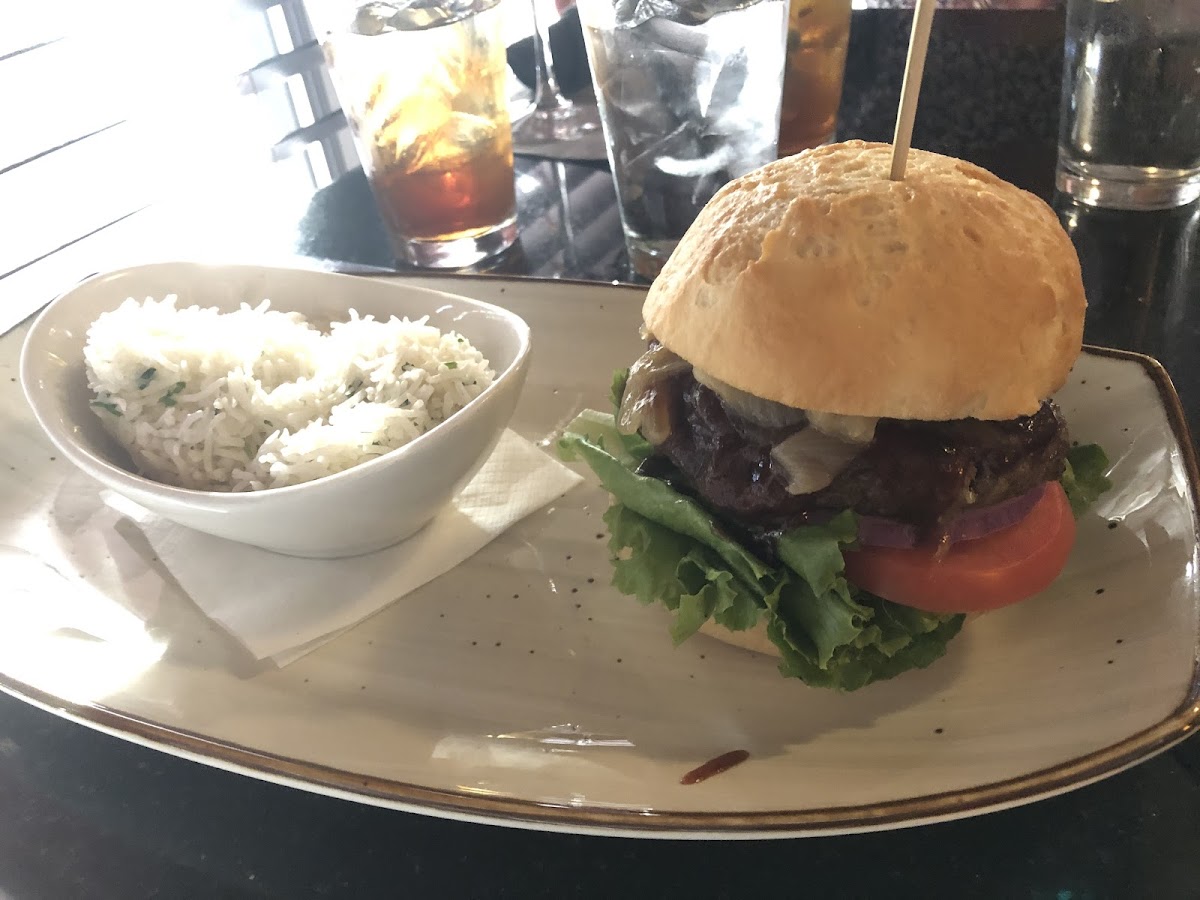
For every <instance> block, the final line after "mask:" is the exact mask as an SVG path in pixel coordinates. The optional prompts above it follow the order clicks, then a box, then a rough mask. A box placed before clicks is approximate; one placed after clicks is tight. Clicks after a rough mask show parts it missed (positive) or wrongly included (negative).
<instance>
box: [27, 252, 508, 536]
mask: <svg viewBox="0 0 1200 900" xmlns="http://www.w3.org/2000/svg"><path fill="white" fill-rule="evenodd" d="M171 293H174V294H177V295H178V296H179V305H180V306H185V305H191V304H193V303H194V304H198V305H200V306H216V307H218V308H220V309H223V310H233V309H236V308H237V306H238V305H239V304H240V303H242V302H249V303H258V302H260V301H261V300H262V299H264V298H269V299H270V300H271V307H272V309H279V310H285V311H291V310H295V311H298V312H301V313H303V314H304V315H305V316H307V317H308V318H309V319H311V320H313V321H317V322H320V321H330V320H336V319H339V318H345V317H346V315H347V312H348V310H350V309H355V310H357V311H358V312H359V313H360V314H362V315H368V314H371V315H374V316H376V317H377V318H379V317H383V318H386V317H388V316H390V315H396V316H408V317H409V318H416V317H418V316H428V317H429V321H430V324H432V325H435V326H436V327H438V328H440V329H442V330H447V329H451V328H452V329H454V330H456V331H458V332H460V333H461V334H463V335H464V336H465V337H466V338H467V340H469V341H470V342H471V343H472V344H473V345H474V346H475V347H477V348H478V349H479V350H480V351H481V352H482V353H483V355H484V356H485V357H487V359H488V360H489V361H490V362H491V365H492V368H493V369H495V371H496V380H495V382H493V383H492V384H491V385H489V386H488V388H487V389H486V390H484V391H483V393H482V394H480V396H478V397H477V398H475V399H474V400H473V401H471V402H470V403H469V404H467V406H465V407H464V408H463V409H461V410H460V411H458V412H457V413H455V414H454V415H453V416H451V417H450V418H448V419H447V420H446V421H445V422H442V423H441V424H439V425H437V426H436V427H434V428H432V429H430V430H429V431H428V432H427V433H425V434H423V435H421V436H420V437H418V438H417V439H415V440H414V441H412V442H411V443H409V444H407V445H405V446H404V447H401V448H399V449H397V450H394V451H392V452H391V453H388V454H385V455H384V456H380V457H378V458H376V459H373V460H371V461H369V462H366V463H362V464H361V465H358V466H355V467H354V468H352V469H347V470H346V471H344V472H339V473H338V474H336V475H329V476H326V477H325V478H320V479H318V480H316V481H311V482H307V483H304V484H297V485H292V486H289V487H282V488H274V489H271V490H265V491H258V492H249V493H237V494H230V493H220V492H215V491H197V490H189V489H186V488H178V487H172V486H170V485H165V484H159V483H158V482H155V481H151V480H150V479H147V478H143V477H142V476H140V475H137V474H135V473H134V471H133V468H132V465H131V463H130V460H129V457H128V455H127V454H126V453H125V452H124V451H123V450H122V449H121V448H120V447H119V446H118V445H117V444H116V442H115V441H113V440H112V438H110V437H109V435H108V433H107V432H106V431H105V430H104V428H103V426H102V425H101V423H100V421H99V419H97V417H96V415H95V414H94V413H93V412H92V411H91V409H90V408H89V406H88V403H89V401H90V400H91V399H92V395H91V392H90V390H89V388H88V385H87V377H86V374H85V370H84V362H83V346H84V341H85V339H86V335H87V329H88V327H89V326H90V325H91V323H92V322H93V321H94V320H95V319H96V317H97V316H99V315H100V313H102V312H105V311H107V310H110V309H114V308H116V307H117V306H119V305H120V304H121V303H122V302H123V301H124V300H125V299H126V298H127V297H135V298H137V299H142V298H145V297H155V298H161V297H163V296H165V295H167V294H171ZM528 363H529V327H528V326H527V325H526V324H525V322H524V321H522V320H521V318H520V317H519V316H516V315H513V314H512V313H510V312H507V311H506V310H503V309H500V308H499V307H496V306H492V305H490V304H487V303H481V302H479V301H476V300H470V299H468V298H466V297H459V296H455V295H452V294H444V293H441V292H438V291H430V290H426V289H423V288H417V287H411V286H408V285H405V284H403V283H402V282H399V281H388V280H376V279H368V278H360V277H355V276H350V275H337V274H333V273H330V272H320V271H311V270H303V269H286V268H266V267H262V266H247V265H236V266H215V265H203V264H198V263H178V262H175V263H156V264H153V265H146V266H137V267H133V268H128V269H121V270H118V271H116V272H111V273H109V274H106V275H97V276H95V277H92V278H90V279H88V280H87V281H84V282H82V283H81V284H79V285H78V286H76V287H75V288H73V289H72V290H70V291H68V292H67V293H65V294H63V295H62V296H61V297H59V298H58V299H57V300H55V301H54V302H53V303H51V304H50V305H49V306H48V307H47V308H46V309H45V310H44V311H43V312H42V314H41V315H40V316H39V317H38V319H37V321H35V322H34V324H33V326H32V327H31V328H30V331H29V334H28V336H27V337H26V339H25V346H24V348H23V349H22V353H21V383H22V386H23V388H24V390H25V396H26V398H28V400H29V404H30V406H32V407H33V412H34V415H35V416H36V417H37V420H38V422H39V423H40V424H41V426H42V428H43V429H45V431H46V434H47V435H49V437H50V440H52V441H53V442H54V443H55V444H56V445H57V446H58V448H59V449H60V450H61V451H62V452H63V454H64V455H65V456H66V457H67V458H68V459H70V460H71V461H72V462H73V463H75V464H76V465H77V466H79V468H81V469H83V471H84V472H86V473H88V474H89V475H91V476H92V477H93V478H95V479H96V480H98V481H99V482H101V483H102V484H103V485H105V486H106V487H108V488H111V489H112V490H113V491H116V492H117V493H119V494H122V495H124V496H125V497H128V498H129V499H130V500H133V501H134V502H136V503H139V504H141V505H142V506H144V507H146V508H147V509H149V510H152V511H154V512H156V513H158V514H159V515H161V516H163V517H164V518H166V519H170V520H172V521H174V522H178V523H179V524H181V525H186V526H188V527H189V528H195V529H196V530H198V531H204V532H208V533H209V534H214V535H217V536H219V537H223V538H228V539H230V540H234V541H239V542H241V543H245V544H253V545H254V546H257V547H263V548H265V549H268V550H274V551H276V552H279V553H286V554H290V555H293V556H307V557H325V558H329V557H340V556H353V555H356V554H360V553H368V552H370V551H372V550H378V549H381V548H383V547H388V546H391V545H392V544H395V543H397V542H398V541H401V540H403V539H404V538H406V537H408V536H410V535H411V534H413V533H414V532H416V531H417V530H419V529H420V528H421V527H422V526H423V525H425V524H426V523H427V522H428V521H429V520H430V519H432V518H433V516H434V515H436V513H437V512H438V510H439V509H441V508H442V507H443V506H444V505H445V504H447V503H448V502H449V501H450V499H451V498H452V497H453V496H454V495H455V494H456V493H457V492H458V491H460V490H462V488H463V487H464V486H465V485H466V484H467V482H468V481H469V480H470V479H471V477H472V476H473V475H474V474H475V472H476V471H478V469H479V467H480V466H481V465H482V464H483V462H484V460H485V459H487V456H488V454H489V453H491V451H492V448H493V447H495V445H496V442H497V440H499V438H500V435H501V433H502V432H503V430H504V428H505V426H506V425H507V424H508V420H509V418H510V417H511V416H512V413H513V410H514V408H515V407H516V404H517V397H518V395H519V394H520V392H521V388H522V386H523V384H524V381H525V374H526V370H527V368H528Z"/></svg>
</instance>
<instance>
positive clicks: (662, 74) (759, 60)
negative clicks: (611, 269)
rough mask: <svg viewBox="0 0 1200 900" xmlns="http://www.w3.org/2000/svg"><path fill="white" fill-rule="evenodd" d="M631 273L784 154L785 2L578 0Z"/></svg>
mask: <svg viewBox="0 0 1200 900" xmlns="http://www.w3.org/2000/svg"><path fill="white" fill-rule="evenodd" d="M576 5H577V6H578V8H579V15H580V20H581V22H582V24H583V32H584V39H585V43H586V45H587V50H588V58H589V60H590V62H591V67H592V80H593V83H594V84H595V88H596V97H597V100H598V101H599V104H600V118H601V122H602V124H603V126H604V136H605V142H606V145H607V149H608V158H609V163H610V164H611V166H612V173H613V180H614V182H615V184H616V189H617V197H618V200H619V201H620V211H621V224H622V226H623V227H624V230H625V243H626V245H627V247H628V249H629V256H630V260H631V262H632V265H633V268H634V271H635V272H637V273H638V274H639V275H641V276H642V277H644V278H650V279H653V278H654V277H655V276H656V275H657V274H658V272H659V270H660V269H661V268H662V265H663V263H664V262H666V259H667V257H668V256H670V254H671V251H672V250H673V249H674V248H675V245H676V244H677V243H678V242H679V239H680V238H681V237H683V233H684V232H685V231H686V230H687V228H688V226H689V225H691V224H692V221H693V220H694V219H695V217H696V214H697V213H698V212H699V211H700V209H701V208H702V207H703V206H704V204H705V203H707V202H708V201H709V199H711V198H712V196H713V194H715V193H716V192H717V190H718V189H719V188H720V187H721V186H722V185H724V184H725V183H726V182H728V181H730V180H731V179H733V178H736V177H738V176H739V175H744V174H746V173H747V172H749V171H751V170H753V169H756V168H758V167H759V166H761V165H763V164H765V163H767V162H770V161H771V160H773V159H774V158H775V155H776V149H777V142H778V139H779V104H780V97H781V89H782V81H783V64H784V42H785V35H786V32H787V16H788V3H787V0H749V2H747V0H681V2H672V0H659V2H655V3H646V2H632V0H578V2H577V4H576Z"/></svg>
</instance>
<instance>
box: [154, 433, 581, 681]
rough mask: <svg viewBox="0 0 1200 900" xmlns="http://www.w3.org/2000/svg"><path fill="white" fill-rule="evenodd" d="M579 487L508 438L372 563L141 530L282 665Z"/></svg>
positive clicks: (205, 599) (205, 602) (552, 463)
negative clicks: (433, 514)
mask: <svg viewBox="0 0 1200 900" xmlns="http://www.w3.org/2000/svg"><path fill="white" fill-rule="evenodd" d="M581 480H582V479H581V477H580V476H579V475H578V474H576V473H575V472H573V471H572V470H571V469H568V468H567V467H566V466H564V465H562V464H561V463H559V462H558V461H557V460H555V459H552V458H551V457H550V456H549V455H547V454H546V453H545V452H543V451H542V450H540V449H539V448H538V447H537V446H535V445H534V444H532V443H530V442H529V441H527V440H525V439H524V438H522V437H520V436H519V435H517V434H515V433H514V432H512V431H506V432H505V433H504V434H503V436H502V437H501V438H500V441H499V443H498V444H497V445H496V449H495V450H494V451H493V452H492V455H491V456H490V457H489V458H488V460H487V462H485V463H484V465H483V467H482V468H481V469H480V470H479V473H478V474H477V475H476V476H475V478H474V479H473V480H472V481H471V483H470V484H468V485H467V487H466V488H465V489H464V490H463V492H462V493H461V494H459V495H458V497H456V498H455V499H454V501H453V502H452V504H451V506H450V507H448V508H447V509H446V510H444V511H443V512H442V513H441V514H440V515H438V517H437V518H435V519H434V520H433V521H432V522H430V523H429V525H427V526H426V527H425V528H424V529H422V530H421V531H420V532H418V533H417V534H416V535H414V536H413V537H411V538H409V539H408V540H407V541H404V542H402V543H400V544H398V545H396V546H395V547H389V548H387V549H385V550H380V551H378V552H376V553H371V554H368V555H366V556H356V557H353V558H351V559H341V560H313V559H297V558H295V557H290V556H281V555H279V554H276V553H271V552H269V551H266V550H260V549H258V548H255V547H249V546H246V545H245V544H238V543H234V542H232V541H227V540H225V539H223V538H218V537H213V536H212V535H208V534H202V533H200V532H198V531H192V530H191V529H188V528H184V527H182V526H179V525H175V524H174V523H171V522H168V521H166V520H164V519H160V518H158V517H157V516H149V517H148V518H144V519H143V520H142V522H141V528H142V530H143V531H144V532H145V535H146V537H147V539H148V540H149V542H150V544H151V546H152V547H153V548H154V550H155V552H156V553H157V554H158V557H159V560H160V561H161V562H162V563H163V565H165V567H166V568H167V570H168V571H170V573H171V574H172V575H173V576H174V577H175V578H176V580H177V581H178V582H179V585H180V587H182V588H183V589H184V590H185V591H186V592H187V593H188V595H189V596H190V597H191V598H192V600H193V601H194V602H195V603H196V605H197V606H199V607H200V609H201V610H203V611H204V613H205V614H206V615H208V617H209V618H211V619H212V620H213V621H215V622H216V623H217V624H218V625H220V626H221V627H222V628H224V629H225V630H226V631H227V632H229V634H230V635H232V636H233V637H234V638H236V639H237V640H238V641H239V642H240V643H241V644H243V645H244V646H245V647H246V649H247V650H249V651H250V653H252V654H253V655H254V656H255V657H256V658H257V659H271V660H272V661H274V662H275V663H276V664H277V665H280V666H284V665H287V664H288V663H290V662H293V661H294V660H296V659H299V658H300V657H301V656H303V655H304V654H306V653H309V652H310V651H312V650H315V649H316V648H317V647H319V646H321V645H322V644H324V643H326V642H327V641H330V640H332V639H333V638H335V637H337V636H338V635H339V634H341V633H342V632H344V631H346V630H347V629H349V628H351V627H352V626H354V625H356V624H358V623H359V622H361V621H362V620H363V619H365V618H367V617H368V616H370V615H372V614H373V613H375V612H378V611H379V610H380V609H382V608H383V607H385V606H387V605H389V604H390V603H392V602H393V601H395V600H397V599H399V598H400V597H403V596H404V595H405V594H407V593H409V592H410V591H413V590H416V589H417V588H419V587H420V586H421V585H423V584H425V583H426V582H428V581H431V580H432V579H434V578H436V577H437V576H438V575H441V574H442V573H443V572H446V571H448V570H449V569H452V568H453V567H454V566H456V565H458V564H459V563H460V562H462V561H463V560H465V559H467V558H468V557H470V556H471V555H472V554H474V553H476V552H477V551H479V550H480V549H481V548H482V547H484V546H485V545H486V544H488V543H489V542H490V541H491V540H492V539H494V538H495V537H497V536H498V535H500V534H501V533H502V532H504V531H505V530H506V529H507V528H509V527H511V526H512V525H513V524H514V523H516V522H518V521H519V520H521V519H523V518H524V517H525V516H527V515H529V514H530V513H531V512H533V511H534V510H537V509H539V508H541V507H542V506H544V505H546V504H547V503H549V502H550V501H551V500H554V499H555V498H557V497H559V496H561V495H562V494H563V493H565V492H566V491H568V490H569V489H570V488H572V487H573V486H574V485H576V484H578V483H579V481H581Z"/></svg>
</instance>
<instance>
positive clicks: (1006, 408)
mask: <svg viewBox="0 0 1200 900" xmlns="http://www.w3.org/2000/svg"><path fill="white" fill-rule="evenodd" d="M890 156H891V147H890V145H888V144H875V143H864V142H862V141H851V142H847V143H842V144H832V145H829V146H825V147H820V148H818V149H816V150H811V151H805V152H804V153H800V154H798V155H796V156H791V157H786V158H784V159H780V160H778V161H776V162H772V163H769V164H767V165H766V166H763V167H762V168H760V169H757V170H755V171H754V172H751V173H749V174H748V175H745V176H742V177H741V178H738V179H736V180H734V181H732V182H730V183H729V184H727V185H725V187H723V188H722V189H721V190H720V191H719V192H718V193H717V195H716V196H715V197H714V198H713V199H712V200H711V201H710V202H709V203H708V204H707V205H706V206H705V207H704V209H703V210H702V211H701V213H700V215H699V216H698V217H697V219H696V220H695V222H694V223H693V224H692V226H691V228H689V230H688V231H687V233H686V234H685V236H684V237H683V239H682V241H681V242H680V243H679V246H678V247H677V248H676V250H675V252H674V253H673V254H672V256H671V258H670V259H669V260H668V262H667V264H666V265H665V267H664V268H663V270H662V273H661V274H660V275H659V277H658V278H657V279H656V281H655V282H654V284H653V285H652V286H651V288H650V291H649V294H648V296H647V298H646V301H645V305H644V307H643V318H644V320H645V323H646V327H647V329H648V330H649V332H650V333H651V334H653V335H654V337H655V338H657V339H658V340H659V341H661V342H662V343H663V344H664V345H666V347H667V348H669V349H670V350H672V351H674V352H675V353H677V354H679V355H680V356H682V357H683V358H684V359H686V360H688V361H689V362H691V363H692V364H693V365H694V366H696V367H697V368H699V369H701V370H702V371H704V372H706V373H708V374H710V375H712V376H714V377H715V378H717V379H720V380H721V381H723V382H725V383H727V384H730V385H732V386H734V387H736V388H738V389H740V390H743V391H747V392H749V393H751V394H754V395H755V396H757V397H761V398H763V399H766V400H773V401H775V402H778V403H782V404H785V405H787V406H792V407H798V408H802V409H811V410H819V411H823V412H830V413H839V414H842V415H856V416H886V417H891V418H899V419H920V420H947V419H959V418H966V417H974V418H979V419H996V420H1003V419H1011V418H1014V417H1016V416H1020V415H1029V414H1032V413H1033V412H1035V411H1036V410H1037V408H1038V406H1039V404H1040V403H1041V401H1042V400H1043V399H1045V398H1046V397H1048V396H1049V395H1051V394H1052V393H1053V392H1054V391H1056V390H1057V389H1058V388H1060V387H1061V386H1062V385H1063V383H1064V382H1065V381H1066V378H1067V375H1068V373H1069V371H1070V369H1071V366H1072V365H1073V364H1074V361H1075V359H1076V357H1077V356H1078V354H1079V350H1080V346H1081V342H1082V335H1083V318H1084V311H1085V307H1086V301H1085V299H1084V292H1083V283H1082V279H1081V275H1080V268H1079V260H1078V257H1077V255H1076V253H1075V249H1074V247H1073V246H1072V244H1071V241H1070V239H1069V238H1068V236H1067V234H1066V233H1065V231H1064V230H1063V228H1062V226H1061V225H1060V224H1059V221H1058V218H1057V217H1056V216H1055V214H1054V212H1053V211H1052V210H1051V209H1050V207H1049V206H1047V205H1046V204H1045V203H1044V202H1043V201H1042V200H1040V199H1039V198H1037V197H1035V196H1034V195H1033V194H1030V193H1027V192H1025V191H1023V190H1020V189H1019V188H1017V187H1015V186H1013V185H1011V184H1009V183H1007V182H1005V181H1002V180H1001V179H999V178H997V177H996V176H994V175H992V174H991V173H990V172H987V171H986V170H984V169H981V168H979V167H978V166H975V165H972V164H971V163H967V162H963V161H961V160H957V159H952V158H949V157H945V156H940V155H937V154H934V153H928V152H924V151H921V150H912V151H911V152H910V155H909V158H908V165H907V170H906V173H905V177H904V179H903V180H901V181H890V180H889V179H888V168H889V164H890Z"/></svg>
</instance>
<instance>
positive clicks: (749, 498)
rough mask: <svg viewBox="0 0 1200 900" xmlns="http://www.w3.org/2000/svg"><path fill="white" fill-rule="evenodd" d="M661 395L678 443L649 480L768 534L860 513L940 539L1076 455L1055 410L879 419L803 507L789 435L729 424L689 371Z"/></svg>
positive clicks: (653, 465)
mask: <svg viewBox="0 0 1200 900" xmlns="http://www.w3.org/2000/svg"><path fill="white" fill-rule="evenodd" d="M656 391H657V394H658V398H657V400H656V401H655V402H658V403H666V404H669V421H670V434H669V436H668V437H667V438H666V440H665V441H663V442H662V443H661V444H659V445H658V446H657V447H656V448H655V454H654V455H653V456H651V457H650V458H649V459H648V460H646V461H645V462H644V463H643V465H642V471H643V473H644V474H653V475H657V476H659V477H667V478H669V479H670V480H672V481H674V482H676V483H677V484H678V485H679V486H680V487H682V488H684V489H686V490H688V492H689V493H693V494H695V495H697V496H699V497H700V498H702V499H703V500H704V501H705V502H706V503H707V504H708V505H709V506H710V507H712V508H714V509H715V510H716V511H718V512H720V513H722V514H723V515H724V517H726V518H729V519H731V520H733V521H735V522H738V523H741V524H744V525H750V526H757V527H761V528H763V529H765V530H775V529H780V528H787V527H789V526H792V525H798V524H803V523H805V522H809V521H813V520H814V519H818V518H820V517H822V516H823V515H827V514H828V513H829V512H837V511H841V510H844V509H852V510H854V511H855V512H857V513H859V514H862V515H874V516H886V517H888V518H892V519H898V520H901V521H904V522H908V523H911V524H914V525H916V526H917V527H918V530H919V531H920V533H921V535H922V536H923V537H926V538H928V537H936V536H938V535H939V529H940V528H941V527H942V526H944V525H945V524H946V523H948V522H950V521H951V520H952V519H953V518H954V517H955V516H956V515H957V514H958V513H959V512H961V511H962V510H964V509H966V508H967V507H983V506H990V505H992V504H994V503H999V502H1000V501H1002V500H1007V499H1009V498H1011V497H1016V496H1019V495H1021V494H1023V493H1025V492H1026V491H1029V490H1031V489H1033V488H1034V487H1036V486H1037V485H1039V484H1041V483H1043V482H1045V481H1051V480H1054V479H1056V478H1058V477H1059V476H1060V475H1062V472H1063V468H1064V465H1065V460H1066V454H1067V449H1068V444H1069V441H1068V436H1067V429H1066V425H1065V424H1064V422H1063V420H1062V417H1061V415H1060V414H1059V411H1058V408H1057V407H1056V406H1055V405H1054V404H1053V403H1052V402H1050V401H1045V402H1043V403H1042V406H1041V408H1040V409H1039V410H1038V411H1037V412H1036V413H1035V414H1033V415H1032V416H1021V417H1019V418H1016V419H1010V420H1008V421H1004V422H991V421H983V420H979V419H957V420H952V421H946V422H919V421H908V420H901V419H880V420H879V422H878V423H877V425H876V427H875V436H874V439H873V440H872V441H871V442H870V443H869V444H866V445H864V447H863V450H862V452H861V453H859V454H858V455H857V456H856V457H854V458H853V459H852V460H851V461H850V462H849V463H848V464H847V465H846V466H845V468H843V469H842V470H841V471H840V472H839V473H838V474H837V475H836V476H835V477H834V479H833V481H832V482H831V483H830V484H829V485H828V486H827V487H825V488H823V489H822V490H819V491H816V492H813V493H810V494H798V495H796V494H790V493H788V490H787V485H788V476H787V473H786V472H785V471H784V470H783V469H782V467H780V466H779V465H778V464H777V463H776V462H775V461H774V460H773V459H772V458H771V448H772V446H774V445H775V444H776V443H778V442H779V441H780V440H782V439H783V437H785V436H786V435H787V433H789V431H788V430H784V431H779V430H776V431H774V432H772V431H771V430H765V429H761V428H757V427H754V426H752V425H750V424H749V423H747V422H745V421H744V420H741V419H739V418H738V417H736V416H735V415H732V414H731V413H730V412H729V411H728V410H727V409H726V408H725V406H724V404H722V402H721V399H720V397H719V396H718V395H717V394H716V393H715V392H714V391H712V390H711V389H710V388H708V387H705V386H704V385H702V384H700V383H699V382H697V381H696V379H695V378H694V377H693V376H692V374H691V372H690V371H686V372H680V373H676V374H674V375H672V376H671V377H670V378H669V379H668V380H667V381H666V382H665V383H661V384H659V385H657V387H656ZM790 431H795V429H794V428H793V429H790ZM680 482H681V483H680Z"/></svg>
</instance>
